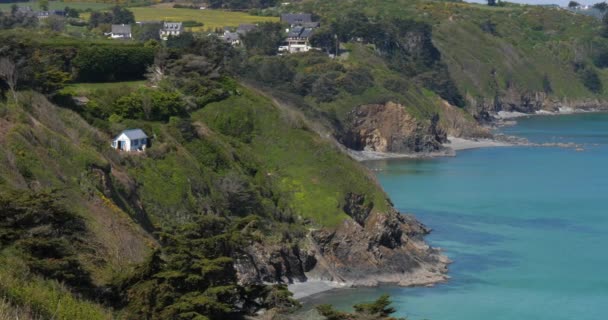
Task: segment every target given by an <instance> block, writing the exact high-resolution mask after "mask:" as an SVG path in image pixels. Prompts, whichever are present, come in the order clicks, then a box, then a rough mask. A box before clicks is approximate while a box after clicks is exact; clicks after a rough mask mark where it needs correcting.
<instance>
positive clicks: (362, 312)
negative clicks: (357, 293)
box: [317, 294, 405, 320]
mask: <svg viewBox="0 0 608 320" xmlns="http://www.w3.org/2000/svg"><path fill="white" fill-rule="evenodd" d="M390 304H391V301H390V297H389V295H387V294H385V295H382V296H381V297H380V298H378V300H376V301H374V302H370V303H360V304H356V305H354V306H353V307H354V309H355V312H354V313H347V312H341V311H337V310H335V309H334V308H333V307H332V306H331V305H328V304H322V305H319V306H317V311H318V312H319V313H320V314H321V315H322V316H323V317H325V319H326V320H405V318H400V319H397V318H393V317H391V315H392V314H393V313H395V312H396V310H395V308H393V307H390Z"/></svg>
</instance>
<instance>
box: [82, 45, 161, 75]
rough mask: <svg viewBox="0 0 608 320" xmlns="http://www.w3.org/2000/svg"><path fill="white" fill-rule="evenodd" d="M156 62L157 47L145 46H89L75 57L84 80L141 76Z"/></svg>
mask: <svg viewBox="0 0 608 320" xmlns="http://www.w3.org/2000/svg"><path fill="white" fill-rule="evenodd" d="M153 62H154V48H146V47H142V46H137V47H135V46H126V45H112V46H89V47H84V48H81V49H80V50H79V51H78V54H77V55H76V58H74V60H73V65H74V67H75V68H76V71H77V75H78V76H77V78H78V79H79V80H81V81H91V82H96V81H118V80H134V79H142V78H143V77H144V74H145V73H146V69H147V67H148V66H149V65H151V64H152V63H153Z"/></svg>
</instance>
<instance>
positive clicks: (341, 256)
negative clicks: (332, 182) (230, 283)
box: [235, 194, 449, 286]
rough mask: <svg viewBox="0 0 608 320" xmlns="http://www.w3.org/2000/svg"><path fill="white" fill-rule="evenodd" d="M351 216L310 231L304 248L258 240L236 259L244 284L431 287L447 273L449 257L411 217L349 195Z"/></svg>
mask: <svg viewBox="0 0 608 320" xmlns="http://www.w3.org/2000/svg"><path fill="white" fill-rule="evenodd" d="M345 200H346V204H345V205H344V211H345V212H346V213H348V214H349V215H350V216H351V218H348V219H345V220H344V221H343V222H342V223H341V224H340V225H339V226H337V227H335V228H323V229H318V230H311V231H310V233H309V234H308V235H307V236H306V238H305V239H301V244H302V246H301V247H300V246H288V245H283V246H279V245H277V246H272V245H271V246H264V245H262V244H254V245H252V246H250V247H249V248H247V250H246V251H247V253H246V254H243V255H240V256H239V257H237V258H236V263H235V266H236V269H237V272H238V274H239V278H240V281H241V282H249V283H251V282H258V283H259V282H266V283H269V282H270V283H293V282H304V281H307V280H311V279H312V280H326V281H332V282H338V283H344V284H348V285H353V286H375V285H378V284H381V283H393V284H398V285H402V286H413V285H431V284H434V283H437V282H442V281H445V280H446V279H447V278H448V277H447V275H446V273H447V265H448V263H449V260H448V259H447V257H445V256H443V255H442V254H441V252H440V250H438V249H434V248H431V247H429V246H428V245H427V244H425V243H424V241H423V237H424V236H425V235H426V234H428V233H429V231H430V230H428V229H427V228H426V227H425V226H424V225H422V224H421V223H420V222H418V221H416V220H415V219H414V218H413V217H412V216H409V215H402V214H400V213H399V212H397V211H396V210H394V209H391V210H390V211H389V212H380V211H375V210H373V209H372V207H373V205H372V206H370V205H365V199H364V197H363V196H361V195H355V194H349V195H348V196H347V198H346V199H345Z"/></svg>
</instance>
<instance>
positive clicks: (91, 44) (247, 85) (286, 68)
mask: <svg viewBox="0 0 608 320" xmlns="http://www.w3.org/2000/svg"><path fill="white" fill-rule="evenodd" d="M248 3H249V2H248ZM217 4H218V5H221V3H217ZM250 4H251V3H249V4H248V5H250ZM266 5H268V4H266ZM292 6H293V7H296V8H299V9H298V11H309V12H314V13H315V14H316V15H317V16H318V17H319V19H320V20H321V28H319V29H318V30H317V31H316V33H315V35H314V37H313V38H312V39H311V41H312V42H313V44H314V45H315V46H316V47H318V48H320V50H319V51H317V50H314V51H311V52H308V53H301V54H293V55H277V48H278V45H279V44H280V43H281V42H282V41H283V36H284V28H285V26H284V25H281V24H279V23H276V22H273V21H274V20H276V18H260V17H253V16H248V17H244V15H245V14H244V13H230V14H228V13H226V15H225V16H221V15H218V16H215V18H217V19H216V20H214V21H215V22H214V21H213V20H212V18H211V17H208V18H209V19H208V20H206V21H203V22H204V23H205V26H204V27H205V28H207V27H212V24H213V23H217V25H218V26H219V25H220V24H221V25H227V24H228V25H230V24H233V23H234V24H236V22H237V20H238V22H239V23H242V22H250V21H266V20H270V21H267V22H263V23H260V24H259V27H258V29H257V30H255V31H251V32H250V33H248V34H247V35H246V36H244V37H243V39H242V41H243V44H244V46H243V47H236V48H235V47H232V46H230V45H228V44H226V43H225V42H224V41H223V40H221V39H219V38H218V37H216V36H213V35H207V34H191V33H185V34H184V35H182V36H179V37H172V38H170V39H169V40H168V41H166V42H158V41H146V42H145V43H142V42H138V41H137V40H133V41H110V40H105V39H104V40H94V39H86V38H76V37H71V36H67V35H66V34H65V33H61V32H55V31H50V30H42V29H36V28H37V27H36V24H35V23H34V24H32V25H30V24H29V22H28V21H26V22H28V23H26V24H20V23H22V22H23V21H19V19H20V18H19V16H18V15H10V16H5V17H4V18H3V19H4V20H3V21H5V22H6V23H7V26H8V27H7V28H10V29H11V30H3V31H2V32H0V41H2V42H1V43H2V45H0V56H1V58H2V60H1V61H0V62H1V63H2V67H3V69H2V72H3V74H2V82H0V92H1V98H2V99H1V100H0V315H7V314H8V315H19V316H25V317H31V318H55V319H110V318H119V319H232V318H234V319H240V318H242V317H243V316H245V315H252V314H255V313H256V312H257V311H259V310H261V309H275V310H277V311H278V312H279V313H282V312H288V311H290V310H291V309H292V308H294V307H296V306H297V303H296V302H295V301H294V300H293V299H291V294H290V293H289V292H288V291H287V290H286V287H285V286H284V284H286V283H291V282H294V281H306V280H307V279H316V280H330V281H339V282H344V283H355V284H364V285H370V284H377V283H384V282H391V283H399V284H405V285H428V284H432V283H436V282H440V281H445V280H446V277H445V272H446V271H447V267H446V266H447V264H448V260H447V258H445V257H444V256H442V255H441V253H440V251H438V250H436V249H433V248H430V247H429V246H427V245H426V244H424V242H423V236H424V235H425V234H427V233H428V232H429V230H428V229H426V228H425V227H424V226H423V225H421V224H420V223H418V222H417V221H416V220H415V219H414V218H413V217H411V216H407V215H401V214H399V213H398V212H397V211H396V210H395V209H394V208H393V207H392V204H391V202H390V200H389V199H387V198H386V195H385V193H384V192H383V191H382V189H381V188H380V187H379V186H378V185H377V183H376V181H375V180H374V178H373V175H372V174H371V173H370V172H368V171H367V170H366V169H365V167H364V166H363V165H361V164H360V163H358V162H356V161H354V160H353V159H351V158H350V157H349V156H348V153H347V152H345V151H349V150H346V149H348V148H350V149H353V150H355V151H362V153H365V151H379V152H436V151H442V150H444V148H445V147H444V145H443V144H444V143H445V142H447V139H448V136H461V137H473V138H478V137H490V136H491V135H490V132H489V130H488V129H487V128H483V127H481V125H480V123H484V122H485V121H490V120H491V117H492V115H493V114H494V113H496V112H498V111H501V110H505V111H522V112H534V111H536V110H539V109H549V110H554V109H556V108H559V107H579V106H581V107H597V106H602V105H604V104H605V103H604V102H605V99H606V89H605V86H604V84H605V83H606V76H607V71H606V70H605V68H606V67H607V66H608V61H605V60H607V59H606V57H608V51H607V50H608V41H607V40H606V39H605V38H603V37H602V32H601V31H602V27H601V25H600V24H599V22H598V21H596V20H594V19H593V18H590V17H585V16H579V15H575V14H572V13H570V12H566V11H562V10H557V9H547V8H540V7H532V6H514V5H509V6H506V7H497V8H488V7H486V6H482V5H469V4H464V3H453V2H436V1H421V0H416V1H405V0H386V1H381V2H378V3H374V5H373V6H370V5H369V1H363V0H353V1H349V2H348V4H347V5H346V4H345V3H344V2H342V1H333V0H332V1H314V0H311V1H305V2H302V3H294V4H292ZM168 10H173V11H171V12H184V13H185V12H188V14H195V15H200V17H203V16H204V15H205V14H207V15H211V14H216V15H217V12H219V11H213V12H211V11H200V10H192V9H168ZM175 10H181V11H175ZM114 11H116V12H114ZM133 11H134V12H135V15H136V16H137V15H138V14H150V15H154V17H153V16H150V17H149V18H150V19H153V20H158V19H161V20H162V19H164V18H163V17H161V16H162V15H166V14H168V13H166V11H164V9H162V10H161V9H156V8H152V7H146V8H134V9H133ZM138 12H139V13H138ZM119 13H120V14H127V15H128V14H129V12H128V11H126V10H125V9H124V8H118V7H117V8H114V9H113V13H112V14H119ZM98 15H102V14H101V13H98ZM229 15H233V17H235V18H236V19H237V20H230V19H229V18H230V17H229ZM236 15H238V18H237V16H236ZM132 18H133V17H132V16H131V17H130V19H132ZM250 18H251V19H252V20H247V19H250ZM254 18H255V19H254ZM258 18H259V20H258ZM138 19H140V17H138ZM141 19H147V18H145V17H144V18H141ZM171 19H173V18H171ZM175 19H178V18H177V17H175ZM187 19H188V20H193V19H194V18H192V17H190V16H189V17H188V18H187ZM194 20H196V19H194ZM201 21H202V20H201ZM98 22H99V21H98ZM15 26H20V27H23V28H29V29H21V28H15ZM336 40H338V42H339V45H338V47H337V48H336V42H335V41H336ZM329 54H331V55H333V56H332V57H330V56H329ZM7 66H8V67H7ZM7 70H8V71H7ZM11 70H13V72H12V73H11V72H10V71H11ZM15 70H16V71H15ZM129 128H141V129H143V130H144V131H145V132H146V133H147V134H148V136H149V137H150V139H151V145H150V146H149V148H146V150H145V152H132V153H126V152H120V151H117V150H114V149H112V148H111V146H110V142H111V141H112V138H113V137H114V136H115V135H117V134H118V133H120V132H121V131H122V130H125V129H129ZM349 152H350V151H349ZM388 304H389V300H388V298H386V297H385V298H383V299H381V300H379V301H377V302H376V303H375V304H364V305H359V306H358V308H359V309H357V312H356V313H355V314H347V313H342V312H338V311H335V310H333V309H332V308H331V307H329V306H324V307H321V308H320V309H319V312H320V313H321V314H323V315H324V316H326V317H328V318H331V317H334V318H336V317H337V318H352V317H363V318H365V317H368V316H379V317H389V316H390V314H391V313H392V312H391V311H392V309H390V308H389V307H388Z"/></svg>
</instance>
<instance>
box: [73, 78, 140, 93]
mask: <svg viewBox="0 0 608 320" xmlns="http://www.w3.org/2000/svg"><path fill="white" fill-rule="evenodd" d="M144 85H146V81H145V80H138V81H123V82H99V83H73V84H70V85H68V86H67V87H66V89H71V90H74V91H76V93H77V94H78V95H87V94H90V93H91V92H93V91H95V90H99V89H110V90H111V89H116V88H124V87H142V86H144Z"/></svg>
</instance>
